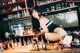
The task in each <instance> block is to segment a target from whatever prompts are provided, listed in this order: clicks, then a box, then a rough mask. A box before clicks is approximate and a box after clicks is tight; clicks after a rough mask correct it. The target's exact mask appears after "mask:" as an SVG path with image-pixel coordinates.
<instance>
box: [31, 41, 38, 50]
mask: <svg viewBox="0 0 80 53" xmlns="http://www.w3.org/2000/svg"><path fill="white" fill-rule="evenodd" d="M31 41H32V50H38V45H37V43H36V41H35V40H33V39H31Z"/></svg>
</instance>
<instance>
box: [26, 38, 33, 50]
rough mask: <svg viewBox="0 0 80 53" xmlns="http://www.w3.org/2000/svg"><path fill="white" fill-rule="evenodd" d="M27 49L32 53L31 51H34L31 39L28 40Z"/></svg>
mask: <svg viewBox="0 0 80 53" xmlns="http://www.w3.org/2000/svg"><path fill="white" fill-rule="evenodd" d="M27 49H28V50H29V51H30V50H32V44H31V41H30V39H29V38H28V40H27Z"/></svg>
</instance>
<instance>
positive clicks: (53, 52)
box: [4, 48, 80, 53]
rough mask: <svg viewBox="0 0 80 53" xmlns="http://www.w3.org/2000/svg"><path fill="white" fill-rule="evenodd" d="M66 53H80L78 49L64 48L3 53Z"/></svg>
mask: <svg viewBox="0 0 80 53" xmlns="http://www.w3.org/2000/svg"><path fill="white" fill-rule="evenodd" d="M67 52H70V53H71V52H73V53H74V52H77V53H80V48H77V49H76V48H73V49H71V48H70V49H69V48H65V49H63V50H51V51H50V50H41V51H29V50H27V49H26V48H20V49H9V50H5V51H4V53H67Z"/></svg>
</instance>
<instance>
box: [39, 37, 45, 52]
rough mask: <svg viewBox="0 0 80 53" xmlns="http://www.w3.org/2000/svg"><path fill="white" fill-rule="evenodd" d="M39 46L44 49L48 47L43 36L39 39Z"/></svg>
mask: <svg viewBox="0 0 80 53" xmlns="http://www.w3.org/2000/svg"><path fill="white" fill-rule="evenodd" d="M38 47H39V50H44V49H46V44H45V42H44V41H43V37H42V36H41V41H39V44H38Z"/></svg>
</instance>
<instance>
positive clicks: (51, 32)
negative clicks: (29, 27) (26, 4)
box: [32, 7, 67, 42]
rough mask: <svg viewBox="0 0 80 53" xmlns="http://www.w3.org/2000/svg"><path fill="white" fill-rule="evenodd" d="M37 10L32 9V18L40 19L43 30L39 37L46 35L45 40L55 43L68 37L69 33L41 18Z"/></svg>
mask: <svg viewBox="0 0 80 53" xmlns="http://www.w3.org/2000/svg"><path fill="white" fill-rule="evenodd" d="M37 8H38V7H35V8H34V9H32V16H33V17H34V18H36V19H38V21H39V23H40V28H41V29H42V30H41V33H39V34H38V35H43V34H45V38H46V39H47V40H49V41H53V42H55V41H59V40H60V39H63V38H64V37H65V36H66V35H67V32H66V31H65V30H64V29H63V28H61V27H60V26H58V25H56V24H54V23H53V21H51V20H49V19H47V18H46V17H41V16H40V15H39V12H38V10H37Z"/></svg>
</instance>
